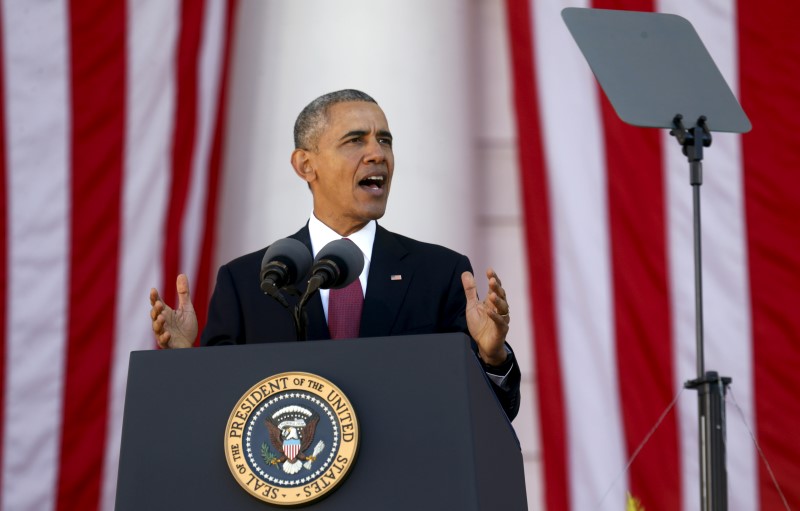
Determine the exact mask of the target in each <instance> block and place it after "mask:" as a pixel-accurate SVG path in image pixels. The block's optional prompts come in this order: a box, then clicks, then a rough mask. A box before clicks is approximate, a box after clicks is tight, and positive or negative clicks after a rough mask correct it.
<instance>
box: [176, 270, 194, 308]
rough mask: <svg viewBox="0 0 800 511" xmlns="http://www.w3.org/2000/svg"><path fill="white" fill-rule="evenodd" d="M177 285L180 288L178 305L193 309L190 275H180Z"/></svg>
mask: <svg viewBox="0 0 800 511" xmlns="http://www.w3.org/2000/svg"><path fill="white" fill-rule="evenodd" d="M175 287H176V288H177V290H178V307H179V308H181V309H191V308H192V297H191V295H190V294H189V277H187V276H186V275H184V274H183V273H181V274H180V275H178V279H177V281H176V282H175Z"/></svg>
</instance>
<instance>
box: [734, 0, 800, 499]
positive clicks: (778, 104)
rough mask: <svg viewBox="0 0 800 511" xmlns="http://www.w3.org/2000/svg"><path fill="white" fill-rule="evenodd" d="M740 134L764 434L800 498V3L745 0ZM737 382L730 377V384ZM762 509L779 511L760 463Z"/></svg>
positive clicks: (784, 482)
mask: <svg viewBox="0 0 800 511" xmlns="http://www.w3.org/2000/svg"><path fill="white" fill-rule="evenodd" d="M737 8H738V23H739V34H740V48H739V62H740V74H741V76H740V86H741V101H742V106H743V107H744V109H745V111H746V112H747V115H748V116H749V117H750V120H751V121H752V123H753V131H752V132H750V133H748V134H746V135H743V136H742V153H743V159H744V188H745V208H746V214H747V237H748V259H749V265H750V293H751V304H752V328H753V355H754V363H753V367H754V382H755V410H756V417H757V421H758V424H757V432H758V440H759V442H760V444H761V447H762V449H763V451H764V455H765V456H766V458H767V459H768V460H769V462H770V464H771V465H772V469H773V470H774V472H775V475H776V477H777V479H778V482H779V484H780V485H781V487H782V489H783V492H784V494H785V495H786V498H787V499H788V501H789V504H790V505H791V506H797V505H798V503H800V463H798V460H800V437H798V435H796V434H794V433H793V432H795V431H800V394H798V391H797V389H798V388H800V372H798V370H797V368H798V367H800V347H798V342H799V341H798V339H799V338H800V312H798V304H800V228H798V219H800V174H798V172H799V171H800V145H798V143H797V133H800V94H798V84H800V64H798V62H800V37H798V35H797V21H798V19H800V5H798V4H797V3H796V2H785V1H783V0H765V1H763V2H757V3H754V2H749V1H739V2H738V3H737ZM735 385H736V382H735V381H734V386H735ZM759 482H760V489H759V493H760V499H761V500H760V503H761V509H783V508H784V506H783V503H782V501H781V499H780V497H779V495H778V493H777V491H776V490H775V487H774V485H773V484H772V481H771V478H770V477H769V474H768V473H767V471H766V469H765V467H764V465H763V463H760V472H759Z"/></svg>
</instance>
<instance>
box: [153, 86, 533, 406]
mask: <svg viewBox="0 0 800 511" xmlns="http://www.w3.org/2000/svg"><path fill="white" fill-rule="evenodd" d="M294 143H295V150H294V151H293V152H292V156H291V163H292V167H293V168H294V171H295V173H296V174H297V175H298V176H299V177H300V178H301V179H302V180H304V181H305V182H306V183H307V184H308V187H309V188H310V190H311V193H312V195H313V203H314V210H313V213H312V215H311V218H310V219H309V220H308V223H307V224H306V225H305V226H304V227H303V228H302V229H300V230H299V231H298V232H296V233H295V234H293V235H292V236H291V238H294V239H296V240H299V241H300V242H302V243H303V244H305V245H306V246H307V247H308V248H309V250H310V251H311V253H312V254H314V255H315V256H316V255H317V253H318V252H319V251H320V250H321V249H322V248H323V247H324V246H325V245H327V244H328V243H329V242H331V241H334V240H338V239H341V238H348V239H349V240H351V241H352V242H353V243H355V245H356V246H357V247H358V248H359V249H360V251H361V252H362V253H363V255H364V269H363V271H362V273H361V275H360V276H359V278H357V279H355V280H354V281H353V282H352V284H350V285H349V286H347V287H345V288H344V289H340V290H330V291H329V290H327V289H322V290H320V292H319V293H317V294H315V295H314V296H313V297H312V298H311V300H310V301H309V302H308V304H307V309H306V310H307V312H308V327H307V335H308V338H309V339H310V340H320V339H331V338H338V337H382V336H390V335H413V334H430V333H446V332H464V333H466V334H468V335H469V336H470V337H471V338H472V339H473V340H474V350H475V353H476V355H477V356H478V358H479V359H480V362H481V365H482V366H483V368H484V370H485V371H486V374H487V376H488V379H489V381H490V382H491V385H492V388H493V390H494V392H495V395H496V396H497V397H498V399H499V401H500V403H501V404H502V405H503V408H504V409H505V411H506V414H507V415H508V417H509V419H513V418H514V417H515V416H516V415H517V412H518V410H519V384H520V371H519V367H518V366H517V363H516V361H515V359H514V354H513V352H512V351H511V348H510V347H509V346H508V344H507V343H506V342H505V338H506V334H507V333H508V325H509V320H510V316H509V306H508V302H507V300H506V293H505V290H504V289H503V287H502V285H501V283H500V279H499V278H498V276H497V274H495V272H494V271H493V270H491V269H490V270H488V271H487V272H486V277H487V279H488V284H489V291H488V294H487V296H486V298H485V299H484V300H483V301H481V300H479V299H478V293H477V286H476V283H475V279H474V277H473V275H472V273H471V266H470V263H469V260H468V259H467V258H466V257H465V256H463V255H461V254H458V253H456V252H454V251H452V250H449V249H447V248H444V247H441V246H438V245H432V244H428V243H422V242H419V241H416V240H412V239H410V238H407V237H405V236H400V235H398V234H394V233H391V232H389V231H387V230H386V229H384V228H383V227H380V226H379V225H378V224H377V219H379V218H381V217H382V216H383V214H384V212H385V211H386V202H387V200H388V198H389V191H390V189H391V184H392V174H393V172H394V154H393V152H392V134H391V132H390V131H389V125H388V123H387V121H386V116H385V115H384V113H383V110H381V108H380V107H379V106H378V104H377V102H376V101H375V100H374V99H372V98H371V97H370V96H369V95H367V94H365V93H363V92H360V91H356V90H341V91H337V92H331V93H329V94H325V95H323V96H321V97H319V98H317V99H315V100H314V101H312V102H311V103H310V104H309V105H308V106H306V107H305V108H304V109H303V111H302V112H300V115H299V116H298V118H297V121H296V122H295V127H294ZM266 250H267V249H266V248H264V249H262V250H260V251H258V252H254V253H252V254H248V255H245V256H242V257H239V258H237V259H235V260H233V261H231V262H230V263H228V264H225V265H223V266H222V267H221V268H220V269H219V272H218V274H217V283H216V287H215V289H214V293H213V295H212V296H211V302H210V304H209V312H208V322H207V324H206V326H205V329H204V330H203V334H202V337H201V344H202V345H204V346H211V345H217V344H243V343H257V342H280V341H290V340H293V339H295V335H296V332H295V325H294V323H293V319H292V316H291V313H290V312H289V311H287V310H286V309H285V308H284V307H283V306H281V305H280V304H279V303H278V302H277V301H275V300H273V299H272V298H271V297H269V296H267V295H266V294H265V293H264V292H263V291H262V290H261V288H260V282H259V279H258V275H259V270H260V269H261V262H262V259H263V257H264V254H265V252H266ZM177 291H178V306H177V307H176V308H175V309H172V308H170V307H169V306H167V305H166V304H164V303H163V302H162V301H161V298H160V297H159V295H158V291H157V290H156V289H151V290H150V303H151V306H152V308H151V310H150V317H151V319H152V322H153V332H154V333H155V337H156V341H157V342H158V345H159V346H160V347H162V348H187V347H190V346H192V344H193V343H194V340H195V338H196V337H197V330H198V325H197V317H196V316H195V313H194V308H193V306H192V303H191V299H190V296H189V282H188V279H187V278H186V276H185V275H179V276H178V279H177ZM353 314H355V316H353ZM353 317H355V318H358V317H360V323H359V321H358V319H351V318H353ZM425 355H426V354H425V353H419V356H420V357H424V356H425ZM409 369H410V370H413V368H409ZM423 377H426V378H430V380H431V382H432V383H434V384H435V380H436V375H423Z"/></svg>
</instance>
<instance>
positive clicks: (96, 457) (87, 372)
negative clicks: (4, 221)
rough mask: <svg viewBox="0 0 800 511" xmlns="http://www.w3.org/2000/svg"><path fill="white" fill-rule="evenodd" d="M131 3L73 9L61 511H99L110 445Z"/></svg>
mask: <svg viewBox="0 0 800 511" xmlns="http://www.w3.org/2000/svg"><path fill="white" fill-rule="evenodd" d="M125 14H126V5H125V2H107V1H105V0H84V1H82V2H71V3H70V10H69V31H70V55H71V57H70V59H71V60H70V65H71V69H70V72H71V87H70V89H71V102H72V104H71V109H70V110H71V112H72V125H71V132H72V147H71V167H72V191H71V201H72V218H71V234H70V236H71V239H70V247H71V254H70V273H69V279H70V284H69V304H70V305H71V307H70V310H69V313H68V345H67V348H66V376H65V380H66V381H65V395H64V410H63V413H64V417H63V427H62V436H61V455H60V462H59V471H60V472H59V479H58V495H57V506H58V509H64V510H68V509H69V510H72V509H95V508H97V505H98V501H99V494H100V486H101V474H102V467H103V459H104V448H105V443H106V425H107V424H106V423H107V420H108V418H107V415H108V386H109V375H110V367H111V357H112V351H113V333H114V322H115V318H114V310H115V307H114V303H115V292H116V286H117V274H118V267H119V265H118V255H119V234H120V215H121V213H120V197H121V186H122V165H123V140H124V130H125V108H124V105H125V87H126V83H125V81H126V76H125V52H126V44H125V41H126V25H125Z"/></svg>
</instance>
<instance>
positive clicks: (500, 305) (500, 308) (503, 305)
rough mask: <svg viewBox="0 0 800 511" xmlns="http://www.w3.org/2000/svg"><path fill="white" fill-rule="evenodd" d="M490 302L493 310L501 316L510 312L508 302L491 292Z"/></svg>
mask: <svg viewBox="0 0 800 511" xmlns="http://www.w3.org/2000/svg"><path fill="white" fill-rule="evenodd" d="M492 304H494V308H495V311H496V312H497V313H498V314H500V315H501V316H507V315H508V313H509V312H510V309H509V307H508V302H507V301H506V300H505V299H504V298H501V297H500V296H498V295H496V294H492Z"/></svg>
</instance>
